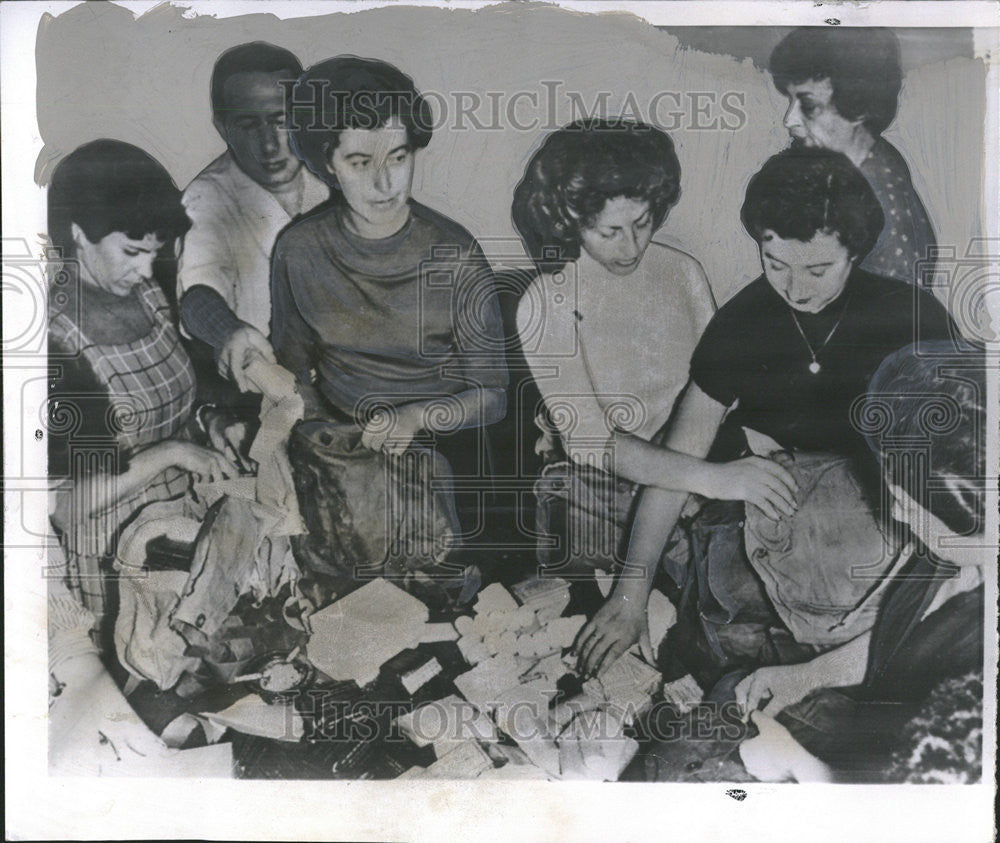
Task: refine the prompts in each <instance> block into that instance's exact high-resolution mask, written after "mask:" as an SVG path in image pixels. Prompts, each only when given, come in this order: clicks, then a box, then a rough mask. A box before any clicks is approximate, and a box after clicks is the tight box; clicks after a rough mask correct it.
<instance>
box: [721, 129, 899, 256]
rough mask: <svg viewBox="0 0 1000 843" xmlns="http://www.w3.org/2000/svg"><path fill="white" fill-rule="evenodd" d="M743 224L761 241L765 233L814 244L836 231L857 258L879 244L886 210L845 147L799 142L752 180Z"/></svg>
mask: <svg viewBox="0 0 1000 843" xmlns="http://www.w3.org/2000/svg"><path fill="white" fill-rule="evenodd" d="M740 219H741V221H742V222H743V227H744V228H745V229H746V230H747V232H748V233H749V234H750V236H751V237H753V239H754V240H756V241H757V242H758V243H761V242H762V241H763V237H764V232H765V231H766V230H768V229H770V230H771V231H773V232H774V233H775V234H777V235H778V236H779V237H780V238H782V239H783V240H801V241H802V242H804V243H808V242H809V241H810V240H812V239H813V237H814V236H815V235H816V233H817V232H823V233H825V234H836V235H837V238H838V239H839V240H840V242H841V244H842V245H843V246H844V247H845V248H846V249H847V251H848V252H849V253H850V254H851V256H852V257H855V258H858V259H861V258H864V256H865V255H867V254H868V253H869V252H870V251H871V250H872V247H873V246H874V245H875V243H876V241H877V240H878V237H879V234H881V232H882V227H883V225H884V224H885V215H884V214H883V212H882V206H881V205H880V204H879V201H878V197H876V196H875V193H874V191H873V190H872V188H871V185H870V184H869V183H868V180H867V179H866V178H865V177H864V175H863V174H862V172H861V171H860V170H859V169H858V168H857V167H855V166H854V164H852V163H851V161H850V159H849V158H848V157H847V156H846V155H844V154H843V153H841V152H834V151H833V150H831V149H819V148H815V147H793V148H791V149H786V150H784V151H783V152H779V153H778V154H777V155H773V156H771V157H770V158H769V159H768V160H767V161H765V162H764V166H763V167H761V168H760V171H759V172H757V173H756V174H755V175H754V176H753V177H752V178H751V179H750V183H749V184H748V185H747V190H746V197H745V199H744V200H743V207H742V208H741V210H740Z"/></svg>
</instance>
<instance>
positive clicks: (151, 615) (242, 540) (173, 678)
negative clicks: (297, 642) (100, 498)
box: [115, 496, 298, 690]
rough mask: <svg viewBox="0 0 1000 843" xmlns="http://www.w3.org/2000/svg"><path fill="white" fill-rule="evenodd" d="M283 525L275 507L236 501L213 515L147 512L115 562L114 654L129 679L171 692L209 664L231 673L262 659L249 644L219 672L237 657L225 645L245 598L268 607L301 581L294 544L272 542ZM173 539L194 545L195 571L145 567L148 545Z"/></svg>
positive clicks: (164, 509)
mask: <svg viewBox="0 0 1000 843" xmlns="http://www.w3.org/2000/svg"><path fill="white" fill-rule="evenodd" d="M280 520H281V516H280V514H276V513H275V512H274V511H273V510H271V509H270V508H269V507H266V506H262V505H260V504H257V503H256V502H255V501H247V500H244V499H242V498H237V497H230V496H224V497H222V498H221V499H220V500H219V501H217V502H216V503H215V504H214V505H213V506H212V507H211V508H210V509H208V511H207V512H206V510H205V506H204V504H203V503H201V502H199V501H195V500H194V499H192V498H190V497H186V498H180V499H177V500H173V501H166V502H163V503H155V504H150V505H149V506H146V507H145V508H143V510H142V511H141V512H140V513H139V515H138V516H137V517H136V519H135V520H134V521H133V522H132V524H130V525H129V527H128V528H127V529H126V530H125V531H124V532H123V533H122V537H121V539H120V540H119V549H118V558H117V559H116V568H117V570H118V572H119V593H120V609H119V613H118V618H117V621H116V624H115V649H116V651H117V653H118V657H119V659H120V661H121V662H122V664H123V665H124V666H125V667H126V669H127V670H128V671H129V673H131V674H132V675H133V676H135V677H136V678H137V679H148V680H150V681H152V682H154V683H155V684H156V686H157V687H158V688H160V689H161V690H166V689H169V688H173V687H174V686H175V685H176V684H177V682H178V681H179V680H180V678H181V677H182V676H183V675H184V673H186V672H191V673H195V672H197V671H198V670H199V668H200V667H201V666H202V664H203V662H205V663H206V664H208V665H209V666H210V667H212V668H215V669H216V670H217V672H219V671H220V670H221V671H222V672H229V673H232V672H233V671H232V668H238V666H239V663H240V662H241V661H246V660H247V659H248V658H250V657H252V656H253V655H254V654H255V649H254V647H253V642H252V641H250V640H249V639H247V642H246V647H245V648H244V649H245V651H246V652H245V653H243V654H242V655H243V657H242V658H237V659H236V661H234V662H233V665H227V666H225V669H224V670H223V667H222V666H220V664H219V660H220V659H222V658H223V656H222V655H221V654H225V660H226V661H227V662H228V661H232V660H233V658H234V656H233V655H232V649H233V646H232V645H233V642H232V641H227V640H224V639H226V637H227V636H229V637H231V636H232V627H233V626H234V620H235V621H237V622H238V619H235V618H234V617H233V616H232V614H233V610H234V609H235V608H236V606H237V603H238V602H239V600H240V598H241V597H242V596H243V595H250V596H251V597H252V599H253V602H255V603H256V604H258V605H259V603H260V602H261V601H262V600H264V598H267V597H276V596H277V595H278V593H279V592H280V591H281V589H282V587H283V586H284V585H285V584H286V583H294V581H295V579H296V578H297V577H298V567H297V565H296V564H295V560H294V558H293V557H292V554H291V552H290V548H289V541H288V539H287V538H286V537H284V536H272V535H271V532H272V531H273V530H274V528H275V526H276V524H278V523H279V522H280ZM164 535H165V536H167V537H174V538H178V539H179V540H181V541H184V542H185V543H190V542H194V544H195V550H194V558H193V560H192V563H191V569H190V571H181V570H163V571H161V570H151V569H150V568H149V567H148V566H147V565H146V550H147V544H148V542H149V540H150V539H152V538H156V537H158V536H164ZM258 637H259V636H258Z"/></svg>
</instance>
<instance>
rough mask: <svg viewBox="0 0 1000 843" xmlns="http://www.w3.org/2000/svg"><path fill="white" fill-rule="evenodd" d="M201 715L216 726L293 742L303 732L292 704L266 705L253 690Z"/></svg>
mask: <svg viewBox="0 0 1000 843" xmlns="http://www.w3.org/2000/svg"><path fill="white" fill-rule="evenodd" d="M202 716H203V717H206V718H208V719H209V720H210V721H212V722H213V723H217V724H218V725H220V726H224V727H226V728H229V729H235V730H236V731H237V732H243V734H245V735H256V736H257V737H260V738H272V739H274V740H279V741H289V742H296V741H298V740H299V739H301V737H302V735H303V733H304V729H303V724H302V716H301V715H300V714H299V713H298V712H297V711H296V710H295V708H294V707H293V706H291V705H268V704H267V703H266V702H264V700H262V699H261V698H260V697H259V696H258V695H257V694H248V695H247V696H245V697H242V698H241V699H238V700H237V701H236V702H235V703H233V704H232V705H231V706H229V708H227V709H224V710H223V711H206V712H204V714H203V715H202Z"/></svg>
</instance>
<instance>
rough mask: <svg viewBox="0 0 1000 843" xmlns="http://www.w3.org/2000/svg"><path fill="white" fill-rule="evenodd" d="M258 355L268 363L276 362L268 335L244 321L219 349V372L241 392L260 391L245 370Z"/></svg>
mask: <svg viewBox="0 0 1000 843" xmlns="http://www.w3.org/2000/svg"><path fill="white" fill-rule="evenodd" d="M258 355H259V356H261V357H263V358H264V359H265V360H267V362H268V363H274V362H276V361H275V359H274V349H272V348H271V343H269V342H268V341H267V337H265V336H264V335H263V334H262V333H261V332H260V331H258V330H257V329H256V328H255V327H254V326H253V325H248V324H247V323H246V322H243V323H241V324H240V327H238V328H237V329H236V330H235V331H233V332H232V334H230V335H229V339H227V340H226V342H225V344H224V345H223V346H222V348H221V349H219V358H218V366H219V374H220V375H222V377H224V378H227V379H229V380H231V381H232V382H233V383H235V384H236V386H237V388H238V389H239V391H240V392H259V391H260V390H259V389H258V388H257V387H256V386H255V385H254V384H253V382H252V381H250V379H249V378H248V377H247V376H246V371H245V370H246V368H247V366H249V365H250V364H251V363H252V362H253V359H254V357H256V356H258Z"/></svg>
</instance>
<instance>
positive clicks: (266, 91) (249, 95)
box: [223, 70, 295, 114]
mask: <svg viewBox="0 0 1000 843" xmlns="http://www.w3.org/2000/svg"><path fill="white" fill-rule="evenodd" d="M294 78H295V75H294V73H293V72H292V71H291V70H278V71H275V72H274V73H260V72H257V71H252V72H245V73H234V74H233V75H232V76H230V77H229V78H228V79H226V83H225V86H224V87H223V92H224V102H225V110H226V111H227V112H229V113H230V114H231V113H233V112H243V111H245V112H255V113H267V112H272V111H283V110H284V107H285V91H284V88H282V86H281V84H280V83H281V80H283V79H294Z"/></svg>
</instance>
